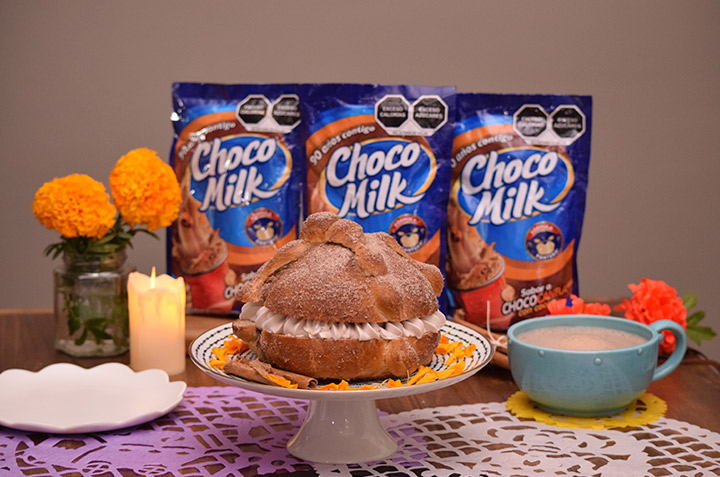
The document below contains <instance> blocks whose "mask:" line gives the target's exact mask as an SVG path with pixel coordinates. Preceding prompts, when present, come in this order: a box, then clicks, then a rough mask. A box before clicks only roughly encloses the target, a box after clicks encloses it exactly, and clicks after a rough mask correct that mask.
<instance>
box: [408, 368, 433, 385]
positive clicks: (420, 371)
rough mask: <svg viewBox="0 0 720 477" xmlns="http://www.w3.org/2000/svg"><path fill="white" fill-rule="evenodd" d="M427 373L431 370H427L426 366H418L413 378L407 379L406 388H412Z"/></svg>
mask: <svg viewBox="0 0 720 477" xmlns="http://www.w3.org/2000/svg"><path fill="white" fill-rule="evenodd" d="M428 372H432V369H430V368H428V367H427V366H420V368H418V371H417V373H416V374H415V376H413V377H412V378H410V379H408V382H407V386H412V385H413V384H415V383H417V382H418V381H419V380H420V379H421V378H423V377H424V376H425V375H426V374H428Z"/></svg>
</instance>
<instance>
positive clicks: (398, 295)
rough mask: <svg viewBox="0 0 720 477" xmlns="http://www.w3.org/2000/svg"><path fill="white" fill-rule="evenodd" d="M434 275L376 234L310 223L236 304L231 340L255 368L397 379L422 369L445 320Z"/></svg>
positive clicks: (320, 216)
mask: <svg viewBox="0 0 720 477" xmlns="http://www.w3.org/2000/svg"><path fill="white" fill-rule="evenodd" d="M442 288H443V277H442V274H441V273H440V271H439V270H438V268H437V267H435V266H433V265H428V264H425V263H422V262H419V261H417V260H414V259H413V258H411V257H410V256H409V255H408V254H407V253H406V252H405V251H404V250H403V249H402V248H401V247H400V246H399V245H398V243H397V242H396V241H395V239H394V238H393V237H392V236H390V235H388V234H387V233H384V232H377V233H363V230H362V227H361V226H360V225H358V224H356V223H354V222H352V221H350V220H346V219H341V218H339V217H337V216H336V215H334V214H332V213H330V212H319V213H316V214H312V215H310V216H309V217H308V218H307V219H306V220H305V223H304V224H303V228H302V232H301V234H300V238H299V239H298V240H294V241H292V242H290V243H288V244H286V245H285V246H283V247H282V248H280V249H279V250H278V251H277V253H276V254H275V256H274V257H273V258H271V259H270V260H269V261H268V262H266V263H265V264H264V265H263V266H262V267H261V268H260V269H259V270H258V273H257V275H256V277H255V278H254V279H253V280H252V281H250V282H248V283H247V284H246V285H245V286H243V287H242V288H241V289H240V291H239V296H238V298H239V299H240V300H242V301H244V302H246V305H245V306H244V307H243V309H242V313H241V315H240V318H238V319H237V320H236V321H235V322H234V323H233V331H234V333H235V335H237V337H238V338H240V339H242V340H243V341H245V342H246V343H248V345H249V346H250V349H251V350H253V351H254V352H255V354H257V355H258V358H259V359H260V360H262V361H265V362H267V363H270V364H272V365H274V366H277V367H280V368H283V369H286V370H288V371H293V372H296V373H301V374H305V375H308V376H313V377H315V378H322V379H346V380H360V379H381V378H386V377H390V376H396V377H406V376H408V375H409V374H410V373H412V372H413V371H415V370H416V369H417V367H418V366H420V365H424V364H427V363H428V362H429V361H430V359H431V357H432V355H433V353H434V351H435V348H436V347H437V344H438V342H439V340H440V329H441V328H442V326H443V324H444V323H445V316H444V315H443V314H442V313H441V312H439V311H438V301H437V296H438V295H440V293H441V291H442Z"/></svg>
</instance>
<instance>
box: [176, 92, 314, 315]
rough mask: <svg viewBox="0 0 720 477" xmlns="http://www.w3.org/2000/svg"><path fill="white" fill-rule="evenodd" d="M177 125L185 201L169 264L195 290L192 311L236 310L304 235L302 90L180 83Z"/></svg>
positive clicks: (190, 301) (178, 167)
mask: <svg viewBox="0 0 720 477" xmlns="http://www.w3.org/2000/svg"><path fill="white" fill-rule="evenodd" d="M172 121H173V128H174V141H173V145H172V150H171V151H170V164H171V166H172V167H173V168H174V169H175V173H176V174H177V177H178V180H179V182H180V187H181V191H182V199H183V200H182V205H181V208H180V215H179V217H178V219H177V221H176V222H175V223H174V224H173V226H172V227H171V228H170V230H169V235H168V268H169V269H170V271H171V272H172V273H173V274H174V275H177V276H182V277H183V278H184V280H185V282H186V284H187V285H188V287H189V291H190V294H189V296H188V307H192V308H198V309H230V308H232V307H233V306H235V307H238V306H240V305H241V304H240V303H234V300H235V298H234V295H235V291H236V289H237V288H238V287H239V286H241V285H242V283H244V282H245V281H247V280H249V279H250V278H251V277H252V275H253V274H254V272H255V271H256V270H257V269H258V268H259V267H260V265H262V264H263V263H264V262H265V261H267V260H268V259H269V258H271V257H272V256H273V255H274V254H275V251H276V250H277V249H278V248H280V247H281V246H282V245H284V244H285V243H287V242H289V241H291V240H294V239H296V238H297V237H298V233H299V231H298V228H299V220H300V216H301V208H300V206H301V204H302V184H303V178H304V154H303V148H302V140H301V132H300V128H299V124H300V109H299V98H298V87H297V86H296V85H220V84H204V83H175V84H173V114H172Z"/></svg>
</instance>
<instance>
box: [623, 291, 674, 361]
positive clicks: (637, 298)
mask: <svg viewBox="0 0 720 477" xmlns="http://www.w3.org/2000/svg"><path fill="white" fill-rule="evenodd" d="M628 288H629V289H630V291H632V292H633V294H632V297H631V298H630V299H629V300H628V299H625V300H623V302H622V303H621V304H619V305H617V306H616V307H615V309H616V310H620V311H624V312H625V318H628V319H630V320H634V321H639V322H640V323H644V324H646V325H648V324H650V323H653V322H655V321H658V320H672V321H674V322H676V323H678V324H679V325H680V326H682V327H683V328H687V320H686V319H687V310H686V309H685V307H684V306H683V301H682V298H680V297H679V296H678V294H677V291H676V290H675V289H674V288H673V287H671V286H670V285H668V284H667V283H665V282H664V281H662V280H650V279H647V278H643V279H642V280H640V283H639V284H637V285H635V284H634V283H631V284H630V285H628ZM663 336H665V339H663V341H662V343H660V353H672V352H673V350H674V349H675V336H674V335H673V334H672V333H671V332H669V331H663Z"/></svg>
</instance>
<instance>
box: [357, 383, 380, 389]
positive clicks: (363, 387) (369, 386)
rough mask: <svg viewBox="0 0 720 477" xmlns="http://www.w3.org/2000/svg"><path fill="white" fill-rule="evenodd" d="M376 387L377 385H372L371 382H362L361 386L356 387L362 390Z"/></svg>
mask: <svg viewBox="0 0 720 477" xmlns="http://www.w3.org/2000/svg"><path fill="white" fill-rule="evenodd" d="M377 388H378V387H377V386H375V385H372V384H363V385H362V387H360V388H358V389H360V390H363V389H377Z"/></svg>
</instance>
